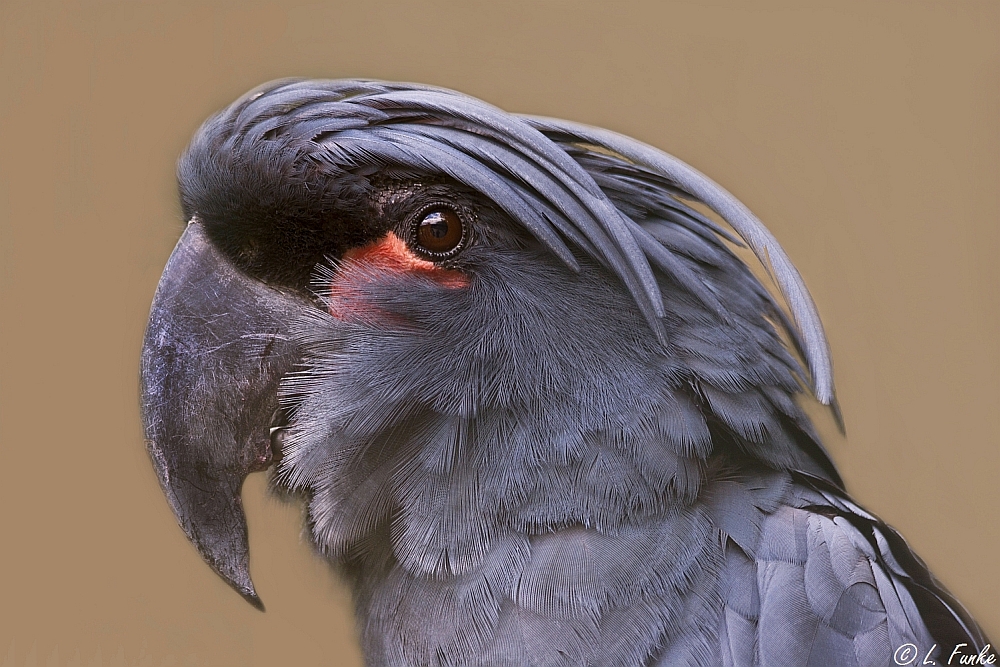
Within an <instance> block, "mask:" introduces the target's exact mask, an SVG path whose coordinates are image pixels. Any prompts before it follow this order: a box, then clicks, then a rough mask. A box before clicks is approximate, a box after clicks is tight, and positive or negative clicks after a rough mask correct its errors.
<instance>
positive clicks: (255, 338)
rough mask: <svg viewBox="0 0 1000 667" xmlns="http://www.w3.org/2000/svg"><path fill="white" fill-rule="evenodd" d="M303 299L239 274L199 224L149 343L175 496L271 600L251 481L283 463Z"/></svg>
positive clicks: (164, 475) (184, 241) (160, 434)
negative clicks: (274, 435)
mask: <svg viewBox="0 0 1000 667" xmlns="http://www.w3.org/2000/svg"><path fill="white" fill-rule="evenodd" d="M303 307H307V303H306V302H305V301H304V300H303V299H302V298H301V297H297V296H293V295H290V294H286V293H283V292H280V291H278V290H275V289H272V288H270V287H267V286H266V285H263V284H261V283H259V282H256V281H253V280H251V279H249V278H247V277H246V276H244V275H242V274H241V273H240V272H238V271H237V270H236V269H235V267H233V266H232V265H231V264H230V263H229V262H228V261H227V260H226V259H225V258H224V257H223V256H222V255H221V254H220V253H218V252H217V251H216V250H215V249H214V248H213V247H212V245H211V244H210V243H209V240H208V238H207V236H206V234H205V231H204V229H203V228H202V226H201V225H200V224H198V223H197V222H191V223H190V224H188V226H187V229H186V230H185V231H184V234H183V235H182V236H181V239H180V241H178V242H177V246H176V247H175V248H174V251H173V254H172V255H171V256H170V260H169V262H168V263H167V267H166V269H165V270H164V272H163V276H162V277H161V279H160V284H159V287H158V288H157V291H156V296H155V297H154V299H153V306H152V309H151V313H150V319H149V325H148V328H147V330H146V337H145V341H144V343H143V349H142V366H141V374H142V377H141V383H142V416H143V424H144V428H145V433H146V445H147V448H148V449H149V453H150V456H151V458H152V461H153V467H154V468H155V469H156V474H157V476H158V477H159V480H160V484H161V486H162V487H163V491H164V493H165V494H166V496H167V501H168V502H169V503H170V507H171V508H172V509H173V511H174V515H175V516H176V517H177V521H178V522H179V523H180V526H181V528H182V529H183V530H184V533H185V534H186V535H187V537H188V539H189V540H191V542H192V543H193V544H194V545H195V547H197V549H198V551H199V552H200V553H201V555H202V557H203V558H204V559H205V561H206V562H207V563H208V564H209V565H211V566H212V569H214V570H215V571H216V572H217V573H218V574H219V575H220V576H221V577H222V578H223V579H225V580H226V581H227V582H228V583H229V584H230V585H231V586H232V587H233V588H235V589H236V590H237V591H238V592H239V593H240V594H241V595H242V596H243V597H244V598H245V599H246V600H247V601H248V602H250V603H251V604H253V605H254V606H255V607H257V608H259V609H263V604H262V603H261V600H260V598H259V597H258V596H257V593H256V591H255V590H254V586H253V582H252V581H251V579H250V571H249V549H248V543H247V524H246V516H245V515H244V512H243V503H242V501H241V499H240V488H241V487H242V485H243V481H244V479H246V477H247V475H248V474H250V473H251V472H254V471H259V470H264V469H265V468H267V467H268V466H269V465H270V464H271V463H272V460H273V452H272V451H271V443H270V438H269V427H270V425H271V420H272V416H273V415H274V414H275V411H276V410H277V407H278V405H277V395H276V391H277V387H278V383H279V381H280V380H281V377H282V376H283V375H284V374H285V373H286V372H288V370H290V369H291V367H292V365H293V364H294V363H295V361H296V358H297V355H296V353H295V350H294V349H293V346H292V345H291V343H290V342H289V341H288V337H287V336H286V335H285V328H286V326H287V322H289V321H291V320H292V319H293V318H294V317H295V315H296V313H299V312H301V310H302V308H303Z"/></svg>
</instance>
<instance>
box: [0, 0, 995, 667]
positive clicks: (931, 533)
mask: <svg viewBox="0 0 1000 667" xmlns="http://www.w3.org/2000/svg"><path fill="white" fill-rule="evenodd" d="M290 75H296V76H309V77H346V76H352V77H354V76H360V77H371V78H382V79H394V80H412V81H421V82H425V83H431V84H438V85H442V86H447V87H451V88H456V89H459V90H462V91H464V92H467V93H470V94H473V95H476V96H479V97H481V98H483V99H485V100H487V101H489V102H492V103H495V104H497V105H499V106H501V107H503V108H506V109H508V110H511V111H522V112H531V113H537V114H546V115H554V116H560V117H565V118H570V119H573V120H578V121H583V122H586V123H591V124H596V125H602V126H606V127H609V128H612V129H615V130H619V131H622V132H625V133H627V134H630V135H633V136H635V137H638V138H640V139H643V140H645V141H647V142H650V143H652V144H654V145H656V146H659V147H661V148H664V149H666V150H668V151H670V152H672V153H674V154H676V155H678V156H679V157H681V158H683V159H685V160H687V161H688V162H690V163H691V164H693V165H695V166H696V167H698V168H699V169H701V170H702V171H704V172H705V173H707V174H709V175H710V176H712V177H713V178H714V179H716V180H717V181H718V182H720V183H722V184H723V185H724V186H725V187H727V188H729V189H730V190H731V191H732V192H733V193H734V194H736V195H737V196H738V197H740V198H742V199H743V201H744V202H746V203H747V204H748V205H749V206H750V208H751V209H753V210H754V211H755V212H756V213H757V214H758V215H760V217H761V218H762V219H763V220H764V221H765V222H766V223H767V224H768V225H769V227H770V228H771V230H772V231H773V232H774V233H775V235H776V236H777V237H778V239H779V240H780V241H781V242H782V243H783V244H784V246H785V248H786V250H787V251H788V253H789V254H790V255H791V257H792V259H793V260H794V261H795V262H796V263H797V265H798V266H799V268H800V269H801V271H802V273H803V275H804V276H805V278H806V281H807V283H808V284H809V286H810V288H811V289H812V291H813V294H814V296H815V298H816V301H817V303H818V304H819V308H820V311H821V312H822V315H823V317H824V319H825V322H826V325H827V327H828V330H829V334H830V338H831V341H832V346H833V352H834V359H835V362H836V373H837V380H838V387H839V395H840V399H841V401H842V405H843V409H844V413H845V416H846V420H847V425H848V437H847V438H846V439H844V438H840V437H839V436H836V435H835V433H834V432H833V430H832V429H831V428H830V424H829V422H828V421H824V428H825V429H826V430H827V432H828V433H830V434H831V435H830V440H829V443H830V448H831V449H832V451H833V454H834V458H835V459H836V461H837V462H838V463H839V464H840V466H841V468H842V470H843V472H844V476H845V477H846V479H847V481H848V485H849V489H850V490H851V491H852V492H853V493H854V494H855V495H856V497H857V498H858V499H859V500H860V501H861V502H862V503H864V504H865V505H866V506H868V507H870V508H871V509H872V510H874V511H875V512H877V513H878V514H880V515H881V516H883V517H884V518H885V519H887V520H888V521H890V522H891V523H893V524H894V525H896V526H897V527H898V528H900V529H901V530H902V532H903V533H904V534H905V535H906V536H907V538H908V539H909V540H910V541H911V543H912V544H913V545H914V546H915V547H916V549H917V551H918V552H919V553H920V554H921V555H922V556H923V557H924V558H925V559H926V560H927V561H928V562H929V563H930V565H931V567H932V569H933V570H934V571H935V572H936V573H937V574H938V576H939V577H940V578H941V579H942V580H943V581H944V582H945V583H946V584H947V585H948V586H949V587H950V588H951V589H952V591H953V592H955V593H956V594H957V595H958V596H959V597H960V598H961V599H962V600H964V601H965V603H966V604H967V605H968V606H969V607H970V609H971V610H972V611H973V612H974V614H976V615H977V617H978V618H979V619H980V621H981V622H982V623H983V625H984V626H985V628H986V630H987V632H988V633H992V635H993V636H994V638H996V637H997V636H1000V605H998V602H1000V566H998V565H997V556H996V554H997V551H998V548H1000V524H998V521H997V515H998V512H1000V497H998V494H997V488H996V473H995V471H996V470H997V469H998V467H1000V437H998V436H1000V416H998V415H1000V410H997V404H998V402H1000V382H998V379H997V378H998V375H1000V345H998V343H997V338H998V335H1000V269H998V260H1000V243H998V241H1000V215H998V214H1000V195H998V192H1000V122H998V121H1000V3H997V2H995V0H984V1H981V2H971V1H959V0H949V1H947V2H945V1H942V2H917V1H914V0H905V1H899V2H878V3H872V2H868V1H846V2H845V0H837V1H830V2H811V3H802V2H799V1H798V0H772V1H769V2H753V3H746V2H743V1H738V0H729V1H722V0H715V1H712V2H659V1H652V0H651V1H649V2H643V3H635V4H632V3H613V4H612V3H599V2H589V3H578V4H577V3H568V2H537V1H536V2H516V3H496V4H492V3H469V2H453V3H449V2H433V3H422V4H420V5H419V6H418V5H416V4H410V3H402V2H395V1H393V2H377V3H361V2H354V3H333V2H326V3H320V2H315V3H308V2H294V1H291V0H289V1H287V2H231V3H227V2H208V3H205V2H179V1H177V0H174V1H170V2H167V1H159V0H148V1H113V0H106V1H101V0H94V1H91V2H83V1H77V2H74V1H66V2H54V1H44V2H42V1H38V0H34V1H31V2H29V1H28V0H2V1H0V76H2V79H0V81H2V83H0V86H2V87H0V216H2V232H0V234H2V235H0V252H2V257H0V280H2V292H0V299H2V304H0V318H2V338H0V354H2V366H0V392H2V404H0V448H2V452H3V454H2V457H0V461H2V465H0V507H2V513H0V665H2V666H3V667H8V666H10V667H13V666H15V665H16V666H18V667H20V666H21V665H35V664H38V665H41V664H45V665H64V664H70V665H157V666H158V665H274V664H300V665H345V666H349V665H358V664H360V656H359V652H358V650H357V648H356V647H355V644H354V639H353V628H352V625H351V620H350V619H351V616H350V610H349V603H348V596H347V594H346V593H345V591H344V590H343V589H342V587H341V586H340V585H339V584H338V582H337V580H336V577H335V576H333V575H332V574H331V573H330V572H329V570H328V568H327V567H326V566H325V565H324V564H323V563H322V562H320V561H319V560H318V559H317V558H316V557H314V556H313V555H312V553H311V551H310V547H309V546H308V543H307V542H306V541H305V540H304V537H303V532H302V521H301V508H299V507H297V506H295V505H288V504H284V503H282V502H280V501H278V500H275V499H273V498H269V497H268V496H267V495H266V493H265V484H264V480H263V479H262V478H261V476H259V475H257V476H254V477H252V478H251V479H250V481H249V482H248V484H247V486H246V488H245V489H244V498H245V501H246V505H247V508H248V513H249V519H250V538H251V553H252V557H253V561H252V569H253V575H254V579H255V581H256V583H257V588H258V591H259V592H260V593H261V595H262V597H263V599H264V601H265V603H266V604H267V606H268V611H267V613H266V614H261V613H259V612H257V611H255V610H254V609H252V608H251V607H250V606H249V605H248V604H246V603H245V602H243V601H242V600H241V599H240V598H239V597H238V596H237V595H236V594H235V593H234V592H232V591H231V590H230V589H229V588H227V587H226V586H225V585H224V584H223V583H222V582H221V581H220V580H219V579H218V578H217V577H216V576H215V575H214V574H213V573H212V572H211V571H210V570H209V568H208V567H206V566H205V565H203V564H202V563H201V562H200V560H199V558H198V556H197V554H196V553H195V551H194V549H193V548H192V547H191V546H189V545H188V544H187V543H186V541H185V540H184V537H183V535H182V534H181V531H180V530H179V529H178V528H177V526H176V524H175V523H174V519H173V518H172V516H171V515H170V512H169V509H168V507H167V504H166V502H165V501H164V499H163V497H162V496H161V494H160V490H159V488H158V487H157V484H156V480H155V478H154V476H153V472H152V469H151V468H150V465H149V462H148V461H147V458H146V453H145V451H144V449H143V446H142V434H141V429H140V424H139V417H138V408H137V395H136V391H137V390H136V376H137V360H138V354H139V346H140V341H141V336H142V332H143V327H144V325H145V318H146V314H147V310H148V307H149V303H150V300H151V298H152V295H153V290H154V288H155V286H156V282H157V279H158V277H159V274H160V270H161V269H162V267H163V264H164V262H165V261H166V258H167V256H168V254H169V252H170V250H171V247H172V246H173V244H174V242H175V240H176V239H177V237H178V235H179V233H180V230H181V221H180V219H179V207H178V205H177V203H176V197H175V185H174V162H175V160H176V158H177V155H178V154H179V153H180V151H181V150H182V149H183V147H184V145H185V144H186V142H187V140H188V138H189V137H190V135H191V133H192V132H193V131H194V130H195V128H196V127H197V126H198V124H199V123H200V122H201V121H202V120H203V119H204V118H205V117H206V116H207V115H208V114H209V113H211V112H213V111H215V110H216V109H218V108H220V107H222V106H224V105H225V104H227V103H228V102H230V101H231V100H232V99H234V98H235V97H236V96H238V95H240V94H241V93H243V92H244V91H245V90H247V89H249V88H251V87H253V86H255V85H257V84H259V83H261V82H263V81H266V80H268V79H271V78H276V77H282V76H290Z"/></svg>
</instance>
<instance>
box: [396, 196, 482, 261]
mask: <svg viewBox="0 0 1000 667" xmlns="http://www.w3.org/2000/svg"><path fill="white" fill-rule="evenodd" d="M467 228H468V225H467V224H466V219H465V216H463V215H462V213H460V212H459V211H458V210H457V209H456V208H455V207H454V206H452V205H451V204H449V203H447V202H435V203H433V204H430V205H429V206H425V207H423V208H422V209H420V212H419V213H417V214H416V215H415V216H413V219H412V222H411V223H410V232H409V245H410V248H411V249H412V250H413V251H414V252H416V253H417V254H419V255H421V256H422V257H425V258H426V259H429V260H431V261H435V262H439V261H442V260H445V259H450V258H452V257H454V256H455V255H457V254H458V253H459V252H461V251H462V249H463V248H464V247H465V244H466V242H467V239H468V229H467Z"/></svg>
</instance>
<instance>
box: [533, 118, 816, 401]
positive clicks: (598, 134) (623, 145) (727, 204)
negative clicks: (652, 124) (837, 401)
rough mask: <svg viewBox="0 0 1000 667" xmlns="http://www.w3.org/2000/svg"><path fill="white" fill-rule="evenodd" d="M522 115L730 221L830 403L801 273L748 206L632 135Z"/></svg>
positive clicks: (813, 316) (813, 309) (811, 308)
mask: <svg viewBox="0 0 1000 667" xmlns="http://www.w3.org/2000/svg"><path fill="white" fill-rule="evenodd" d="M522 117H523V118H525V119H526V120H527V121H528V122H529V123H531V124H532V125H533V126H534V127H536V128H538V129H539V130H542V131H550V132H551V131H555V132H561V133H565V134H569V135H571V136H573V137H576V138H577V139H579V140H581V141H584V142H587V143H592V144H596V145H598V146H603V147H604V148H607V149H609V150H612V151H614V152H616V153H618V154H620V155H622V156H623V157H626V158H628V159H629V160H634V161H636V162H638V163H640V164H643V165H646V166H648V167H649V168H652V169H655V170H656V171H658V172H660V173H662V174H663V175H665V176H667V177H668V178H670V179H671V180H673V181H674V182H676V183H677V185H678V186H680V187H681V188H683V189H684V190H685V191H687V192H690V193H691V194H692V195H694V196H695V197H697V198H698V199H699V200H701V201H702V202H704V203H705V204H706V205H708V206H709V207H710V208H711V209H712V210H714V211H715V212H716V213H718V214H719V215H721V216H722V217H723V218H724V219H725V220H726V222H728V223H729V224H730V225H732V227H733V229H735V230H736V232H737V233H738V234H739V235H740V236H741V237H742V238H743V239H744V240H745V241H746V242H747V244H748V245H749V246H750V248H751V249H752V250H753V251H754V254H756V255H757V257H758V258H760V260H761V262H763V264H764V266H765V267H768V268H769V269H770V270H771V271H772V276H773V277H774V280H775V282H776V283H777V284H778V288H779V289H780V290H781V293H782V295H783V296H784V297H785V299H786V300H787V302H788V307H789V310H790V311H791V313H792V319H793V320H794V321H795V324H796V326H797V328H798V330H799V332H800V334H801V336H802V340H803V342H804V346H805V356H806V363H807V364H808V366H809V372H810V374H811V375H812V384H813V392H814V393H815V395H816V398H817V400H819V401H820V402H821V403H823V404H827V405H829V404H830V403H832V402H833V400H834V386H833V364H832V362H831V359H830V347H829V344H828V343H827V340H826V334H825V333H824V331H823V324H822V322H820V319H819V312H818V311H817V309H816V304H815V303H814V302H813V300H812V297H811V296H810V295H809V290H808V289H807V288H806V286H805V282H804V281H803V280H802V276H801V275H800V274H799V272H798V270H797V269H796V268H795V266H794V265H793V264H792V261H791V260H790V259H789V258H788V255H787V254H786V253H785V251H784V250H783V249H782V247H781V245H780V244H779V243H778V240H777V239H776V238H774V235H773V234H771V232H770V231H768V229H767V228H766V227H765V226H764V223H762V222H761V221H760V219H759V218H757V216H755V215H754V214H753V213H752V212H751V211H750V209H748V208H747V207H746V206H745V205H744V204H743V203H742V202H740V201H739V200H738V199H736V197H734V196H733V195H732V194H730V193H729V192H727V191H726V189H725V188H723V187H722V186H721V185H719V184H718V183H716V182H715V181H713V180H712V179H710V178H709V177H708V176H705V175H704V174H702V173H701V172H700V171H698V170H697V169H695V168H694V167H692V166H690V165H688V164H686V163H684V162H683V161H681V160H679V159H677V158H676V157H674V156H672V155H670V154H668V153H665V152H663V151H661V150H659V149H656V148H653V147H652V146H649V145H647V144H644V143H642V142H639V141H636V140H635V139H632V138H630V137H626V136H624V135H622V134H618V133H617V132H611V131H610V130H604V129H600V128H595V127H589V126H587V125H583V124H580V123H572V122H569V121H564V120H558V119H553V118H544V117H540V116H522Z"/></svg>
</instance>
